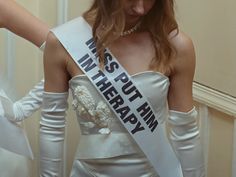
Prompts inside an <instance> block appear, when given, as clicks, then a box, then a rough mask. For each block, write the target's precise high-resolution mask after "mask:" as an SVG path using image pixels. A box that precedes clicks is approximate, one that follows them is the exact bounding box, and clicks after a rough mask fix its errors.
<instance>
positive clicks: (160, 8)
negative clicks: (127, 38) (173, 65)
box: [83, 0, 178, 72]
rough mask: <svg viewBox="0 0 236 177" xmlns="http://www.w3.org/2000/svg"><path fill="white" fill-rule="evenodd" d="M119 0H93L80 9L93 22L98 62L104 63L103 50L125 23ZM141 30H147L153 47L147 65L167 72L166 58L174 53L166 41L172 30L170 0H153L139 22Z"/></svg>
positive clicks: (167, 62)
mask: <svg viewBox="0 0 236 177" xmlns="http://www.w3.org/2000/svg"><path fill="white" fill-rule="evenodd" d="M122 2H123V1H122V0H94V2H93V4H92V6H91V7H90V9H89V10H88V11H86V12H85V13H84V15H83V16H84V18H85V19H86V20H87V21H88V22H90V23H91V24H92V26H93V36H94V39H95V43H96V47H97V52H98V56H99V60H100V64H101V66H103V65H104V57H103V55H104V50H105V48H106V47H107V46H108V45H109V44H110V43H111V42H113V41H115V40H116V39H117V38H119V37H120V34H121V33H122V31H123V30H124V27H125V15H124V11H123V8H122ZM139 30H141V31H147V32H149V33H150V36H151V39H152V41H153V45H154V47H155V54H156V55H155V57H154V58H153V59H152V62H151V64H150V66H149V67H150V69H152V70H158V71H162V72H167V70H168V69H170V60H171V57H172V56H173V55H175V53H176V51H175V48H174V47H173V46H172V45H171V43H170V37H169V34H170V33H171V32H172V31H173V30H176V33H175V34H177V33H178V24H177V22H176V20H175V13H174V0H156V1H155V4H154V5H153V7H152V9H151V10H150V11H149V12H148V14H146V15H145V16H144V17H143V19H142V22H141V27H140V29H139Z"/></svg>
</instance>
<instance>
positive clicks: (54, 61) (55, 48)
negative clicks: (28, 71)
mask: <svg viewBox="0 0 236 177" xmlns="http://www.w3.org/2000/svg"><path fill="white" fill-rule="evenodd" d="M66 59H67V53H66V51H65V49H64V48H63V46H62V45H61V43H60V42H59V41H58V39H57V38H56V37H55V35H54V34H53V33H51V32H50V33H49V34H48V37H47V41H46V46H45V50H44V77H45V85H44V87H45V88H44V89H45V91H46V92H67V91H68V80H69V74H68V72H67V69H66Z"/></svg>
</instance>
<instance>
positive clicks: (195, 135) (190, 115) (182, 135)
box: [168, 108, 206, 177]
mask: <svg viewBox="0 0 236 177" xmlns="http://www.w3.org/2000/svg"><path fill="white" fill-rule="evenodd" d="M168 124H169V127H170V131H169V134H170V140H171V145H172V147H173V149H174V151H175V153H176V155H177V157H178V159H179V160H180V163H181V167H182V171H183V175H184V177H205V176H206V174H205V163H204V156H203V148H202V145H201V141H200V134H199V127H198V124H197V111H196V110H195V108H193V109H192V110H191V111H189V112H179V111H172V110H170V111H169V119H168Z"/></svg>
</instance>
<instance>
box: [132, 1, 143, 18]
mask: <svg viewBox="0 0 236 177" xmlns="http://www.w3.org/2000/svg"><path fill="white" fill-rule="evenodd" d="M132 9H133V11H134V12H135V13H136V14H137V15H144V14H145V8H144V3H143V0H136V1H134V4H133V8H132Z"/></svg>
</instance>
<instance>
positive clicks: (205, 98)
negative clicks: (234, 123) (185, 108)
mask: <svg viewBox="0 0 236 177" xmlns="http://www.w3.org/2000/svg"><path fill="white" fill-rule="evenodd" d="M193 97H194V100H195V101H197V102H199V103H202V104H205V105H207V106H209V107H211V108H213V109H216V110H218V111H220V112H223V113H226V114H228V115H231V116H233V117H236V98H235V97H233V96H230V95H227V94H225V93H222V92H219V91H217V90H214V89H212V88H209V87H207V86H204V85H202V84H199V83H197V82H194V83H193Z"/></svg>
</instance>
